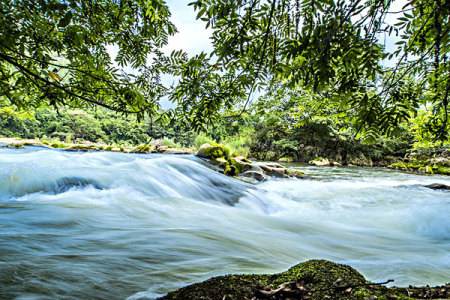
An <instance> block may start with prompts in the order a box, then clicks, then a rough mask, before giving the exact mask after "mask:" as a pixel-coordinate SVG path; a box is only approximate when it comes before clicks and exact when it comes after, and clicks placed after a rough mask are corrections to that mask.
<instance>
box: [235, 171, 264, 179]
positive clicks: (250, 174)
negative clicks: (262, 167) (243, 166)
mask: <svg viewBox="0 0 450 300" xmlns="http://www.w3.org/2000/svg"><path fill="white" fill-rule="evenodd" d="M239 176H242V177H246V178H253V179H255V180H256V181H264V180H266V179H267V177H266V175H265V174H264V172H258V171H252V170H250V171H245V172H244V173H242V174H239Z"/></svg>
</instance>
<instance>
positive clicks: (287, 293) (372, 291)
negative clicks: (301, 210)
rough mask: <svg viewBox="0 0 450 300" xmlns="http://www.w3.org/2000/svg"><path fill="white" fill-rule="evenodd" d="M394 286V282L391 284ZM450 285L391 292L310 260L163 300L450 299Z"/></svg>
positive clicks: (219, 280) (218, 280) (343, 268)
mask: <svg viewBox="0 0 450 300" xmlns="http://www.w3.org/2000/svg"><path fill="white" fill-rule="evenodd" d="M388 282H390V281H388ZM449 296H450V294H449V292H448V285H447V286H442V287H435V288H430V287H425V288H414V287H409V288H408V289H406V288H387V287H384V286H383V284H374V283H370V282H368V281H366V279H365V278H364V277H363V276H362V275H361V274H360V273H359V272H358V271H356V270H355V269H353V268H352V267H350V266H347V265H342V264H337V263H333V262H330V261H326V260H310V261H307V262H304V263H301V264H298V265H296V266H294V267H292V268H290V269H289V270H287V271H286V272H283V273H279V274H274V275H226V276H219V277H214V278H211V279H208V280H206V281H204V282H200V283H196V284H192V285H189V286H187V287H184V288H181V289H179V290H177V291H174V292H170V293H168V294H167V295H166V296H164V297H162V298H159V300H200V299H201V300H244V299H249V300H250V299H251V300H264V299H273V300H294V299H298V300H301V299H305V300H306V299H309V300H323V299H330V300H331V299H336V300H339V299H355V300H356V299H361V300H363V299H399V300H400V299H448V297H449Z"/></svg>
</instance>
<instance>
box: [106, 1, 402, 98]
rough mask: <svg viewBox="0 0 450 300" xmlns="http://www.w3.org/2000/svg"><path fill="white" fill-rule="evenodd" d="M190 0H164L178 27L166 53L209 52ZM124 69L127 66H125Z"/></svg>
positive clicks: (398, 4)
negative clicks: (174, 51) (179, 51)
mask: <svg viewBox="0 0 450 300" xmlns="http://www.w3.org/2000/svg"><path fill="white" fill-rule="evenodd" d="M191 1H192V0H166V3H167V4H168V6H169V8H170V11H171V13H172V17H171V20H172V22H173V23H174V24H175V26H176V27H177V29H178V33H176V34H175V35H174V36H172V37H169V43H168V45H167V46H166V47H164V49H163V51H164V52H165V53H166V54H170V53H171V52H172V51H173V50H178V49H182V50H184V51H186V52H187V53H188V54H189V55H191V56H192V55H195V54H198V53H200V52H202V51H205V52H207V53H208V52H211V51H212V45H211V41H210V39H209V37H210V36H211V34H212V31H211V29H206V28H205V23H204V22H202V21H200V20H197V19H196V13H195V12H194V9H193V8H192V6H188V3H189V2H191ZM406 3H407V0H394V1H393V3H392V4H391V8H390V11H402V8H403V6H404V5H405V4H406ZM400 16H401V14H389V15H388V16H387V18H386V22H387V23H389V24H391V25H393V24H394V23H396V19H397V18H398V17H400ZM396 40H397V38H395V37H387V38H386V39H384V37H382V36H380V42H381V43H382V44H385V47H386V49H387V50H388V51H392V50H394V49H395V42H396ZM110 53H111V54H112V55H113V57H115V55H116V53H117V48H115V47H110ZM394 63H395V62H392V61H385V62H383V64H384V65H386V66H389V65H393V64H394ZM125 69H126V71H128V72H129V71H131V72H132V70H128V68H125ZM174 80H175V78H173V77H170V76H168V77H163V81H164V82H165V83H166V84H171V83H173V82H174ZM162 102H163V103H162V104H163V106H164V107H171V106H172V105H171V103H170V102H168V101H167V100H166V99H163V101H162Z"/></svg>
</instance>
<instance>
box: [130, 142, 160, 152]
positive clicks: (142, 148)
mask: <svg viewBox="0 0 450 300" xmlns="http://www.w3.org/2000/svg"><path fill="white" fill-rule="evenodd" d="M154 148H155V147H154V146H153V145H150V144H141V145H138V146H136V147H134V148H133V149H132V150H131V152H133V153H150V152H153V150H154Z"/></svg>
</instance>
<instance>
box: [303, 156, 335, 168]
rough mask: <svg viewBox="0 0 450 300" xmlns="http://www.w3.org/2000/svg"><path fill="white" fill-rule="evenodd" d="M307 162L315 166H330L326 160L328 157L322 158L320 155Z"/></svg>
mask: <svg viewBox="0 0 450 300" xmlns="http://www.w3.org/2000/svg"><path fill="white" fill-rule="evenodd" d="M308 163H309V164H310V165H313V166H317V167H323V166H331V163H330V161H329V160H328V158H322V157H317V158H315V159H313V160H310V161H309V162H308Z"/></svg>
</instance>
